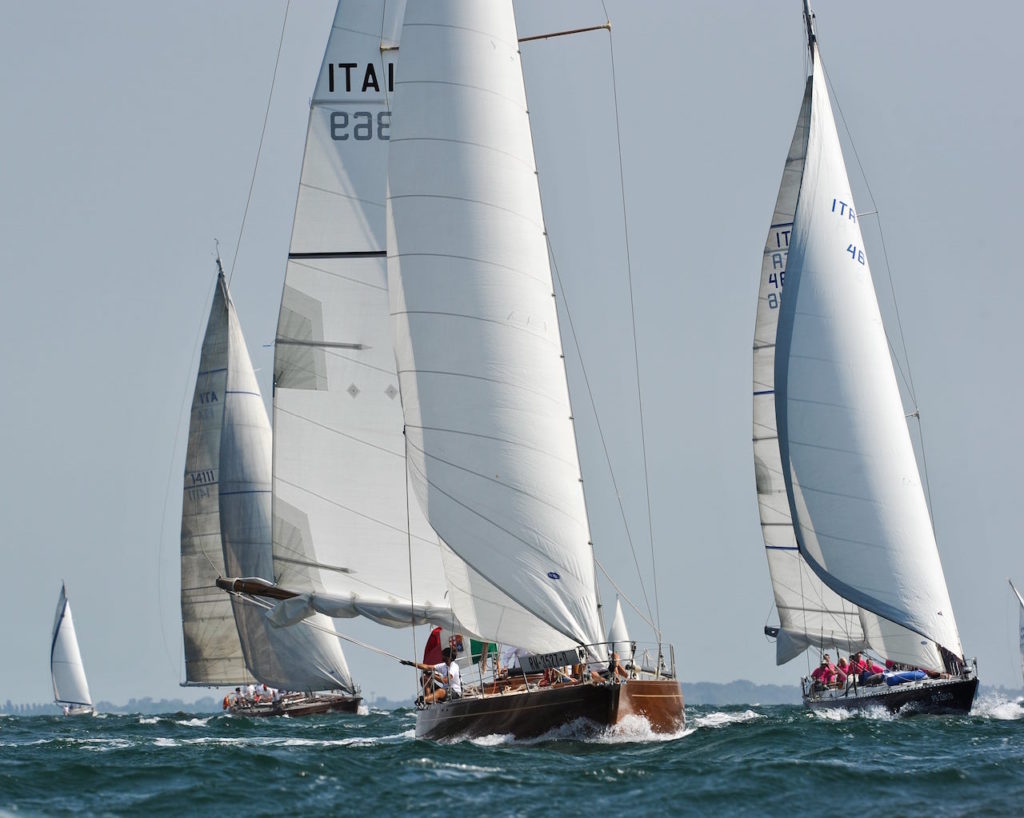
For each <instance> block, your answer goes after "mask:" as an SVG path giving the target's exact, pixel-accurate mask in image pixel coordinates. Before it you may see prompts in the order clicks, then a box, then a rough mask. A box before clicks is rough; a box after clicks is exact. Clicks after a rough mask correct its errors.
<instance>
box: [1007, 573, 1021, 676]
mask: <svg viewBox="0 0 1024 818" xmlns="http://www.w3.org/2000/svg"><path fill="white" fill-rule="evenodd" d="M1007 581H1008V582H1009V583H1010V588H1011V589H1012V590H1013V595H1014V596H1015V597H1017V602H1018V603H1019V604H1020V608H1019V610H1018V612H1017V615H1018V625H1019V627H1018V631H1019V634H1018V635H1019V637H1020V638H1019V639H1018V642H1019V643H1020V672H1021V676H1022V677H1024V597H1022V596H1021V595H1020V591H1018V590H1017V586H1015V585H1014V584H1013V580H1012V579H1011V580H1007Z"/></svg>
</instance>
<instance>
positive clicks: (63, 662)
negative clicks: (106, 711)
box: [50, 585, 92, 707]
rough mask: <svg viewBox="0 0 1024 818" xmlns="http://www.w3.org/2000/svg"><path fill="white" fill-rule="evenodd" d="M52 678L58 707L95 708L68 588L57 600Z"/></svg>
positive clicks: (51, 650) (61, 587)
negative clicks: (59, 705) (69, 600)
mask: <svg viewBox="0 0 1024 818" xmlns="http://www.w3.org/2000/svg"><path fill="white" fill-rule="evenodd" d="M50 677H51V678H52V679H53V696H54V698H55V699H56V701H57V704H63V705H68V706H75V705H78V706H83V707H92V696H91V695H90V694H89V683H88V682H87V681H86V679H85V667H84V666H83V665H82V653H81V651H79V649H78V637H77V636H76V635H75V623H74V620H72V618H71V603H70V602H68V598H67V593H66V592H65V589H64V585H61V586H60V596H58V597H57V613H56V615H55V616H54V619H53V641H52V643H51V645H50Z"/></svg>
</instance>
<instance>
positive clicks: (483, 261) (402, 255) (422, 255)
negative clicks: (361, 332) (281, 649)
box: [388, 251, 550, 315]
mask: <svg viewBox="0 0 1024 818" xmlns="http://www.w3.org/2000/svg"><path fill="white" fill-rule="evenodd" d="M388 258H389V259H393V258H394V259H399V260H401V259H403V258H447V259H458V260H459V261H468V262H471V263H473V264H486V265H488V266H490V267H498V268H500V269H502V270H508V271H509V272H510V273H515V274H516V275H521V276H523V277H524V278H528V279H529V280H530V281H533V282H535V283H537V284H538V285H540V286H541V287H548V288H549V287H550V283H549V281H548V280H547V279H546V278H544V277H538V276H535V275H533V274H531V273H530V272H529V271H527V270H521V269H520V268H518V267H512V266H510V265H508V264H502V263H501V262H498V261H494V260H492V259H488V258H474V257H473V256H457V255H455V254H454V253H427V252H424V251H418V252H411V251H410V252H402V253H395V254H394V255H391V256H388ZM391 314H392V315H401V313H391Z"/></svg>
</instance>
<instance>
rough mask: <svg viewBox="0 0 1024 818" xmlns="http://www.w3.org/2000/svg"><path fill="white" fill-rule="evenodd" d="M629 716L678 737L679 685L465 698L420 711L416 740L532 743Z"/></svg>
mask: <svg viewBox="0 0 1024 818" xmlns="http://www.w3.org/2000/svg"><path fill="white" fill-rule="evenodd" d="M627 716H642V717H643V718H645V719H646V720H647V721H648V722H649V723H650V725H651V730H653V731H654V732H656V733H675V732H677V731H679V730H680V729H681V728H682V727H683V725H684V723H685V717H684V711H683V693H682V690H681V688H680V687H679V683H678V682H677V681H675V680H671V679H665V680H653V679H652V680H648V679H643V680H638V679H634V680H631V681H629V682H626V683H623V684H614V683H610V682H609V683H605V684H577V685H565V686H552V687H540V688H536V689H530V690H523V689H519V690H510V691H508V692H505V693H494V694H489V695H482V696H466V697H463V698H461V699H456V700H455V701H451V702H447V701H443V702H439V703H437V704H433V705H429V706H428V707H426V708H424V709H423V710H420V711H419V713H418V714H417V716H416V737H417V738H425V739H444V738H455V737H464V738H475V737H479V736H488V735H492V734H499V735H513V736H515V737H516V738H533V737H536V736H540V735H543V734H544V733H547V732H548V731H550V730H552V729H555V728H557V727H561V726H563V725H566V724H570V723H571V722H574V721H577V720H579V719H585V720H587V721H588V722H591V723H593V725H594V726H596V727H597V728H598V729H601V728H606V727H611V726H612V725H615V724H618V723H619V722H621V721H622V720H623V719H624V718H626V717H627Z"/></svg>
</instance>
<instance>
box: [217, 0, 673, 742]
mask: <svg viewBox="0 0 1024 818" xmlns="http://www.w3.org/2000/svg"><path fill="white" fill-rule="evenodd" d="M403 6H404V4H402V3H394V2H387V3H385V2H366V3H351V4H346V3H342V4H341V5H340V6H339V8H338V11H337V16H336V19H335V25H334V29H333V30H332V33H331V38H330V41H329V43H328V48H327V53H326V55H325V58H324V62H323V66H322V69H321V74H320V77H319V80H318V83H317V88H316V91H315V93H314V96H313V110H312V113H311V115H310V126H309V135H308V138H307V144H306V156H305V159H304V162H303V170H302V180H301V183H300V189H299V198H298V204H297V206H296V215H295V224H294V227H293V233H292V243H291V249H290V254H289V262H288V269H287V273H286V280H285V288H284V295H283V297H282V305H281V315H280V319H279V325H278V337H277V342H276V346H275V392H274V412H275V414H274V441H275V443H274V445H275V453H274V485H273V490H274V544H275V550H274V553H275V571H276V574H277V580H278V581H277V584H276V586H275V587H273V588H268V587H266V586H265V585H263V584H261V583H254V582H245V581H244V580H240V579H226V580H224V581H223V582H222V587H225V588H228V589H229V590H231V591H233V592H235V593H246V594H253V595H262V596H269V597H271V598H277V599H279V600H280V601H279V602H278V604H277V607H276V608H275V610H274V612H273V614H272V616H273V618H274V619H275V621H277V622H278V623H280V624H285V623H289V622H297V621H299V620H301V619H302V617H304V616H306V615H308V614H309V613H311V612H313V611H317V612H321V613H325V614H327V615H329V616H332V617H352V616H360V617H363V618H366V619H370V620H372V621H374V622H377V623H380V624H385V625H389V626H393V627H402V626H411V625H416V624H420V623H431V624H433V625H436V626H443V627H444V628H445V630H446V631H448V632H449V633H451V634H453V635H454V636H453V639H452V644H453V646H455V647H456V650H457V651H458V655H459V657H460V663H464V664H466V665H467V669H468V665H469V662H470V661H471V660H470V654H471V650H469V649H468V648H469V645H470V644H471V641H470V640H471V639H478V640H481V641H484V642H489V643H500V644H505V645H516V646H519V647H520V648H522V649H525V651H526V652H528V653H529V654H530V656H528V657H525V658H524V659H523V660H522V663H523V672H522V673H521V674H520V675H518V676H516V675H512V676H509V677H499V678H495V677H494V676H493V675H490V674H489V675H487V676H486V677H485V676H484V675H483V674H481V675H480V676H478V677H477V679H476V680H475V681H473V682H472V683H468V684H467V685H466V688H465V689H464V691H463V696H462V697H461V698H460V699H457V700H449V701H445V702H442V703H439V704H436V705H431V706H429V707H426V708H424V709H422V710H420V711H419V713H418V718H417V735H419V736H422V737H427V738H441V737H445V736H455V735H486V734H491V733H511V734H513V735H516V736H532V735H538V734H541V733H544V732H546V731H548V730H551V729H553V728H556V727H558V726H560V725H563V724H566V723H568V722H572V721H574V720H577V719H587V720H590V721H591V722H593V723H596V724H598V725H602V726H606V725H610V724H615V723H617V722H619V721H621V720H622V719H623V718H625V717H626V716H628V715H632V714H636V715H640V716H643V717H645V718H646V719H647V720H648V721H649V722H650V724H651V726H652V727H653V728H654V729H655V730H658V731H662V732H671V731H675V730H676V729H678V728H679V727H681V726H682V723H683V702H682V695H681V691H680V688H679V684H678V682H677V681H676V679H675V668H674V661H673V657H672V653H671V649H670V648H669V649H667V650H666V651H664V652H663V651H662V649H661V646H660V645H659V646H657V649H656V651H654V652H652V654H651V655H650V658H649V660H647V661H642V660H641V657H640V656H635V657H623V659H624V660H626V659H629V658H632V659H633V660H634V661H633V662H632V664H633V665H635V666H636V670H635V671H634V678H630V679H629V680H627V681H625V682H624V683H621V682H622V680H621V679H609V680H601V681H600V682H597V681H594V680H593V679H592V677H591V676H590V674H589V673H588V674H587V677H586V678H587V681H586V682H585V683H578V684H554V685H542V684H541V682H542V675H543V674H542V672H543V671H544V670H545V668H546V666H548V665H552V664H559V665H565V664H573V663H576V662H579V659H580V658H581V657H582V658H583V659H584V660H590V661H592V662H595V663H600V664H602V665H605V666H606V665H607V662H608V643H607V642H605V639H604V635H603V632H602V627H601V622H600V617H599V614H598V606H597V599H596V581H595V570H594V559H593V552H592V547H591V545H590V542H589V531H588V524H587V519H586V510H585V506H584V501H583V493H582V489H581V486H580V474H579V462H578V457H577V454H576V446H575V440H574V434H573V426H572V421H571V417H570V416H571V409H570V406H569V397H568V390H567V384H566V379H565V372H564V367H563V363H562V358H561V341H560V338H559V333H558V323H557V317H556V315H555V310H554V305H553V299H552V283H551V273H550V270H549V267H548V260H547V248H546V243H545V239H544V232H543V224H542V216H541V213H540V201H539V195H538V188H537V181H536V177H535V174H534V160H533V152H532V147H531V145H530V131H529V123H528V118H527V113H526V105H525V96H524V90H523V81H522V74H521V69H520V65H519V55H518V45H517V37H516V29H515V22H514V19H513V16H512V10H511V5H510V4H509V3H499V4H493V3H488V4H473V3H468V2H462V3H452V2H441V3H430V4H416V5H415V6H411V7H410V8H409V11H408V16H407V19H406V22H405V27H404V28H403V29H402V37H403V42H402V51H401V54H402V66H403V68H402V72H403V73H401V74H399V73H398V71H397V70H396V65H397V59H398V50H397V43H398V39H399V27H400V24H401V22H402V14H403V10H404V9H403ZM410 65H411V68H410V67H408V66H410ZM401 76H405V77H407V78H408V79H409V80H410V82H407V83H406V84H405V85H402V83H401V80H400V77H401ZM392 92H394V95H393V97H392ZM393 99H394V101H395V118H394V121H393V122H392V116H391V114H392V101H393ZM432 147H433V148H434V149H436V151H432V150H431V148H432ZM389 154H390V155H389ZM389 185H390V195H388V186H389ZM385 206H386V207H385ZM506 210H507V212H506ZM385 211H386V212H387V213H388V214H389V215H390V221H388V220H386V219H385ZM481 330H484V331H483V332H481ZM304 544H311V546H312V548H313V551H314V552H315V555H316V558H315V560H310V559H308V558H302V559H300V558H296V557H294V556H292V557H288V556H287V550H288V549H289V548H291V549H295V550H297V551H302V548H303V545H304ZM292 580H304V581H305V582H306V583H307V584H309V585H312V586H313V588H312V590H308V589H307V590H303V591H301V592H299V593H296V589H295V587H294V586H295V583H294V582H293V581H292ZM458 637H463V638H458ZM642 667H643V668H646V669H641V668H642ZM466 675H467V677H468V676H469V675H470V674H469V673H467V674H466ZM469 681H470V680H469V679H467V682H469Z"/></svg>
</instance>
